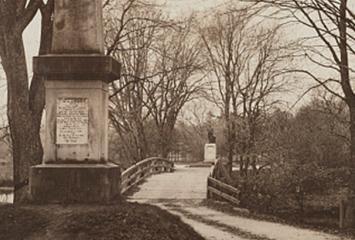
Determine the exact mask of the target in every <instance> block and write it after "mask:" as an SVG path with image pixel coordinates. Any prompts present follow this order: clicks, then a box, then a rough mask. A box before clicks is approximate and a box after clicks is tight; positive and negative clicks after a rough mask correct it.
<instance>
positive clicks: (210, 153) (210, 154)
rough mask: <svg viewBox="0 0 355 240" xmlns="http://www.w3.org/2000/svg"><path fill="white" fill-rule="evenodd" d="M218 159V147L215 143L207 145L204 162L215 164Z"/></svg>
mask: <svg viewBox="0 0 355 240" xmlns="http://www.w3.org/2000/svg"><path fill="white" fill-rule="evenodd" d="M216 158H217V145H216V144H215V143H207V144H205V159H204V162H209V163H214V162H215V161H216Z"/></svg>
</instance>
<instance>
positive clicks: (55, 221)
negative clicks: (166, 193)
mask: <svg viewBox="0 0 355 240" xmlns="http://www.w3.org/2000/svg"><path fill="white" fill-rule="evenodd" d="M0 239H6V240H22V239H30V240H49V239H50V240H52V239H56V240H64V239H65V240H67V239H73V240H74V239H78V240H84V239H85V240H116V239H118V240H120V239H122V240H126V239H129V240H139V239H144V240H150V239H151V240H184V239H186V240H194V239H196V240H199V239H203V238H202V237H201V236H200V235H198V234H197V233H196V232H195V231H194V230H193V229H192V228H191V227H190V226H188V225H186V224H184V223H183V222H182V221H181V220H180V218H178V217H176V216H174V215H171V214H170V213H168V212H166V211H164V210H161V209H159V208H157V207H154V206H150V205H145V204H136V203H128V202H121V203H119V204H116V205H109V206H95V205H85V206H83V205H70V206H59V205H47V206H35V205H26V206H21V207H13V206H11V205H3V206H0Z"/></svg>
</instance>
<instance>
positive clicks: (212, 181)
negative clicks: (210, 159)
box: [207, 161, 240, 205]
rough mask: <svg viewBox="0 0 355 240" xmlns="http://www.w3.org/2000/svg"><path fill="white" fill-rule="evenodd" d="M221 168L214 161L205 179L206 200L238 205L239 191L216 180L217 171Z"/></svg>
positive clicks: (219, 163)
mask: <svg viewBox="0 0 355 240" xmlns="http://www.w3.org/2000/svg"><path fill="white" fill-rule="evenodd" d="M221 167H222V162H220V161H216V163H215V165H214V167H213V168H212V171H211V174H210V176H209V177H208V179H207V199H216V200H224V201H227V202H229V203H232V204H233V205H239V202H240V201H239V198H238V196H239V193H240V191H239V189H237V188H235V187H232V186H230V185H228V184H226V183H224V182H222V181H220V180H218V179H216V175H217V172H218V171H220V170H221V169H219V168H221Z"/></svg>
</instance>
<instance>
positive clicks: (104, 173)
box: [30, 164, 121, 203]
mask: <svg viewBox="0 0 355 240" xmlns="http://www.w3.org/2000/svg"><path fill="white" fill-rule="evenodd" d="M120 176H121V173H120V168H119V167H118V166H117V165H114V164H45V165H38V166H34V167H32V168H31V170H30V193H31V197H32V200H33V201H34V202H37V203H109V202H110V201H112V200H115V199H117V198H118V197H119V195H120Z"/></svg>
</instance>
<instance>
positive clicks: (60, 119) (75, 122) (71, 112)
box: [57, 98, 89, 144]
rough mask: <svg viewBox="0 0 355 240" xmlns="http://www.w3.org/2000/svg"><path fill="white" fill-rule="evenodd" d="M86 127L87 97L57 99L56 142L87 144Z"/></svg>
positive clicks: (87, 115)
mask: <svg viewBox="0 0 355 240" xmlns="http://www.w3.org/2000/svg"><path fill="white" fill-rule="evenodd" d="M88 128H89V107H88V99H87V98H59V99H57V144H87V143H88V138H89V137H88Z"/></svg>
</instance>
